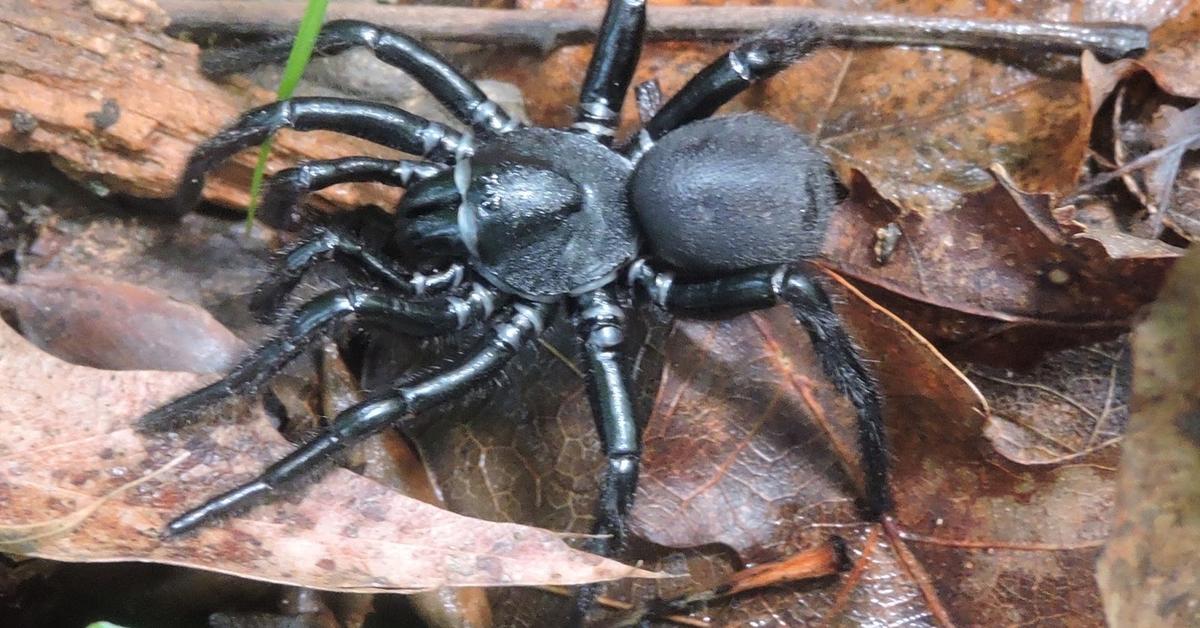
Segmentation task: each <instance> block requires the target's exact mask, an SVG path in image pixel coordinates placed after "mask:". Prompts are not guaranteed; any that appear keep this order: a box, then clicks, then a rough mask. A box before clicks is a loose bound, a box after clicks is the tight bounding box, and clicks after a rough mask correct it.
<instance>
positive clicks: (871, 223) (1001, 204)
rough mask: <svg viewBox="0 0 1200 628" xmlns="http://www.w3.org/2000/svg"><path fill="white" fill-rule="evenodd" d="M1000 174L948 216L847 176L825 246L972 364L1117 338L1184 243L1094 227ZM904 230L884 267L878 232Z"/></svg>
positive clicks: (834, 262) (1028, 358) (839, 263)
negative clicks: (920, 210) (899, 203)
mask: <svg viewBox="0 0 1200 628" xmlns="http://www.w3.org/2000/svg"><path fill="white" fill-rule="evenodd" d="M1050 209H1051V198H1050V197H1049V196H1048V195H1044V194H1029V193H1025V192H1022V191H1021V190H1018V189H1015V188H1014V187H1013V184H1012V183H1011V182H1010V181H1008V180H1007V179H1006V177H1005V173H1004V172H1003V171H998V172H997V173H996V175H995V183H994V184H993V185H992V187H991V188H990V189H988V190H985V191H983V192H976V193H971V194H969V195H967V196H966V197H965V198H964V201H963V204H962V205H961V206H960V207H959V208H958V209H956V210H955V211H953V212H943V213H940V214H937V215H935V216H933V217H932V218H929V219H922V218H920V217H918V216H916V215H914V214H907V215H902V214H901V213H900V212H899V211H898V210H897V208H896V207H895V206H893V205H891V204H890V203H888V202H886V201H885V200H884V199H882V198H881V197H880V196H879V195H878V194H877V193H876V192H875V190H874V188H873V187H872V186H871V185H870V184H869V183H868V182H867V181H866V179H865V177H863V176H862V175H857V174H856V175H855V177H854V178H853V179H852V180H851V181H850V198H849V199H848V200H847V201H846V202H845V203H843V204H842V205H841V206H840V208H839V211H838V213H837V214H835V218H834V220H833V222H832V224H831V227H830V233H829V236H828V237H827V239H826V242H825V250H824V252H825V257H826V259H827V260H829V261H828V262H826V263H827V264H828V265H829V266H830V267H832V268H834V269H835V270H837V271H838V272H839V273H843V274H845V275H847V276H849V277H852V278H854V279H855V280H856V281H858V282H860V283H861V284H862V285H864V286H866V287H867V289H868V290H867V291H868V294H870V295H872V296H873V297H876V298H878V299H879V300H880V301H881V302H882V303H884V304H885V305H887V306H888V307H889V308H891V309H892V310H893V311H895V312H896V313H897V314H898V315H899V316H900V317H901V318H903V319H905V320H906V321H908V322H910V323H911V324H912V325H913V326H914V327H916V328H917V329H918V330H920V331H921V332H922V333H924V334H925V335H927V336H929V337H930V338H931V339H933V340H935V341H937V342H938V343H939V346H942V347H943V349H944V350H946V351H948V352H949V353H951V354H953V355H955V356H961V357H964V358H967V359H971V360H977V361H979V360H985V361H994V362H1002V363H1020V364H1025V365H1028V364H1031V363H1032V362H1034V361H1036V360H1037V358H1038V355H1039V354H1040V352H1042V351H1048V350H1053V349H1055V348H1063V347H1068V346H1072V345H1074V344H1077V343H1079V342H1080V341H1081V340H1084V341H1085V340H1097V339H1103V338H1111V337H1114V336H1116V335H1118V334H1120V333H1121V331H1122V330H1124V329H1127V328H1128V326H1129V324H1130V319H1131V317H1132V316H1133V315H1134V314H1135V313H1136V312H1137V310H1138V308H1139V307H1141V306H1142V305H1143V304H1144V303H1146V302H1148V301H1150V300H1151V299H1153V298H1154V295H1155V294H1156V293H1157V290H1158V286H1159V285H1160V284H1161V282H1162V278H1163V276H1164V274H1165V273H1166V271H1167V270H1168V269H1169V268H1170V266H1171V263H1172V261H1173V259H1174V258H1175V257H1176V256H1177V255H1178V254H1179V249H1177V248H1175V247H1172V246H1169V245H1167V244H1164V243H1162V242H1159V241H1156V240H1145V239H1141V238H1135V237H1132V236H1128V235H1126V234H1121V233H1116V232H1112V231H1101V230H1097V229H1088V228H1085V227H1084V226H1083V225H1081V224H1078V223H1076V222H1075V221H1074V220H1073V217H1072V216H1071V215H1070V214H1069V213H1061V212H1060V213H1058V214H1054V213H1052V212H1051V210H1050ZM889 223H894V224H896V225H897V226H898V227H899V230H900V233H901V235H900V238H899V240H898V242H897V245H896V248H895V250H894V252H893V254H892V255H891V257H890V258H887V259H886V260H885V262H884V263H882V264H881V263H880V261H879V258H878V256H877V254H876V252H875V246H874V244H875V242H876V241H877V235H876V230H877V229H879V228H881V227H885V226H886V225H888V224H889Z"/></svg>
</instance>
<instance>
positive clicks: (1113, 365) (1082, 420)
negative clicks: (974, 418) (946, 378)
mask: <svg viewBox="0 0 1200 628" xmlns="http://www.w3.org/2000/svg"><path fill="white" fill-rule="evenodd" d="M964 372H965V373H966V374H967V376H968V377H970V378H971V381H972V382H974V383H975V385H976V386H979V388H980V390H981V391H982V392H983V394H984V396H985V397H987V400H988V405H989V406H990V407H991V414H990V415H989V416H988V424H987V428H986V429H987V432H986V433H987V437H988V440H990V441H991V444H992V447H994V448H995V449H996V451H997V452H999V453H1000V454H1001V455H1003V456H1004V457H1006V458H1008V459H1009V460H1011V461H1013V462H1016V463H1018V464H1061V463H1064V462H1069V461H1071V460H1074V459H1077V458H1081V457H1083V456H1086V455H1088V454H1090V453H1092V452H1094V451H1096V450H1098V449H1102V448H1105V447H1113V446H1115V445H1116V444H1117V443H1119V442H1120V439H1121V435H1122V434H1123V433H1124V432H1125V423H1126V421H1127V420H1128V418H1129V393H1130V382H1129V377H1130V363H1129V350H1128V341H1127V340H1125V339H1121V340H1116V341H1112V342H1107V343H1100V344H1097V345H1091V346H1086V347H1078V348H1072V349H1066V350H1063V351H1059V352H1055V353H1053V354H1050V355H1047V356H1046V357H1045V358H1044V359H1043V360H1042V361H1040V362H1039V363H1038V364H1037V365H1036V366H1034V367H1033V368H1031V369H1025V370H1021V371H1013V370H1011V369H999V368H994V367H987V366H975V365H968V366H967V367H966V368H965V369H964Z"/></svg>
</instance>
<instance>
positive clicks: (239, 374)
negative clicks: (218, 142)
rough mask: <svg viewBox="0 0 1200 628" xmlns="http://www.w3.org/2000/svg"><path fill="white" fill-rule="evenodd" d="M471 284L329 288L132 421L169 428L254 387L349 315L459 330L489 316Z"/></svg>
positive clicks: (479, 289) (409, 328)
mask: <svg viewBox="0 0 1200 628" xmlns="http://www.w3.org/2000/svg"><path fill="white" fill-rule="evenodd" d="M471 287H472V291H471V293H470V295H468V296H467V297H465V298H458V297H453V296H443V297H435V298H432V299H426V300H421V301H416V300H411V299H409V298H408V297H407V296H406V295H398V294H395V293H393V292H385V291H379V290H371V289H363V288H359V287H355V286H350V287H346V288H339V289H337V290H330V291H329V292H326V293H324V294H321V295H320V296H318V297H316V298H315V299H313V300H312V301H309V302H308V303H307V304H305V305H304V306H303V307H301V308H300V309H299V310H297V311H296V313H295V314H293V315H292V317H291V319H290V320H289V321H288V322H287V323H286V324H285V325H284V326H283V328H282V329H281V330H280V332H279V333H278V334H277V335H276V336H275V337H274V338H273V339H271V340H269V341H268V342H266V343H265V344H263V345H262V346H260V347H259V348H257V349H255V350H254V352H253V353H251V354H250V355H248V356H246V357H245V358H244V359H243V360H242V361H241V362H240V363H239V364H238V365H237V366H235V367H234V368H233V370H232V371H230V372H229V373H228V374H227V375H225V377H223V378H221V379H220V380H218V381H216V382H213V383H212V384H209V385H208V386H205V387H204V388H201V389H199V390H196V391H194V392H191V393H189V394H187V395H184V396H182V397H180V398H178V399H176V400H174V401H172V402H170V403H168V404H166V405H164V406H160V407H159V408H156V409H154V410H152V411H151V412H149V413H147V414H146V415H144V416H143V417H142V418H141V419H139V420H138V426H139V427H140V428H141V429H144V430H163V429H170V428H172V427H174V426H176V425H179V424H181V423H185V422H187V421H188V420H189V419H191V418H193V417H195V415H196V414H198V413H200V412H201V411H203V409H204V408H206V407H208V406H210V405H213V404H215V403H216V402H218V401H220V400H222V399H225V398H227V397H230V396H233V395H237V394H241V393H247V392H252V391H254V390H256V389H258V387H260V386H262V384H263V383H265V382H266V381H267V380H269V379H270V378H271V376H273V375H275V374H276V373H278V372H279V371H280V369H282V368H283V367H284V366H286V365H287V363H288V362H290V361H292V360H293V359H295V358H296V356H298V355H300V353H301V352H302V351H304V348H305V347H306V346H308V345H309V344H310V343H311V342H312V341H313V340H315V339H316V338H317V337H318V336H319V335H320V334H321V333H322V332H323V331H325V330H326V329H327V328H329V326H330V325H331V324H332V323H334V322H335V321H337V320H339V319H342V318H345V317H347V316H350V315H352V314H353V315H358V316H359V317H362V318H364V319H370V320H377V321H381V322H385V323H387V324H388V325H390V326H393V327H396V328H397V329H398V330H399V331H401V332H403V333H407V334H412V335H418V336H435V335H440V334H445V333H449V332H452V331H454V330H457V329H462V328H464V327H466V326H468V325H470V324H472V323H474V322H476V321H479V320H482V319H485V318H487V317H488V316H489V315H491V313H492V308H493V307H494V305H495V303H496V302H497V300H498V299H499V298H500V295H499V294H498V293H497V292H495V291H494V290H491V289H490V288H485V287H483V286H481V285H478V284H473V285H472V286H471Z"/></svg>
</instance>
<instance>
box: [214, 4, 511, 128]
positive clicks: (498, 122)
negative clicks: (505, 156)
mask: <svg viewBox="0 0 1200 628" xmlns="http://www.w3.org/2000/svg"><path fill="white" fill-rule="evenodd" d="M293 39H294V38H293V37H281V38H277V39H272V40H270V41H266V42H263V43H261V44H257V45H252V46H235V47H230V48H221V49H215V50H209V51H207V52H206V53H205V54H204V59H203V62H202V65H203V70H204V73H205V74H208V75H209V76H214V77H215V76H225V75H228V74H234V73H237V72H244V71H246V70H250V69H253V68H255V67H257V66H259V65H262V64H264V63H271V62H278V61H283V60H285V59H287V58H288V55H289V54H290V53H291V50H292V40H293ZM356 46H365V47H367V48H369V49H370V50H371V52H373V53H375V56H376V57H377V58H378V59H379V60H380V61H383V62H384V63H386V64H388V65H391V66H394V67H397V68H400V69H401V70H403V71H404V72H405V73H407V74H408V75H409V76H412V77H413V78H414V79H416V81H417V82H418V83H420V84H421V86H422V87H424V88H425V89H427V90H429V93H431V94H433V97H434V98H436V99H437V100H438V102H440V103H442V105H444V106H445V107H446V109H448V110H450V112H451V113H453V114H454V117H456V118H458V119H459V120H461V121H462V123H463V124H469V125H471V126H472V127H473V128H475V129H477V130H479V131H485V132H491V133H506V132H508V131H511V130H513V129H515V128H516V127H517V121H516V120H514V119H513V118H512V117H511V116H509V115H508V112H506V111H505V110H504V109H503V108H502V107H501V106H500V105H498V104H496V103H495V102H494V101H492V100H491V99H489V98H488V97H487V96H486V95H485V94H484V93H483V90H481V89H479V86H478V85H476V84H475V83H474V82H473V81H471V80H470V79H468V78H467V77H465V76H463V75H462V73H460V72H459V71H458V70H455V69H454V67H453V66H451V65H450V63H449V62H447V61H446V60H445V59H443V58H442V57H441V56H439V55H438V54H437V53H436V52H434V51H432V50H430V49H428V48H426V47H425V46H423V45H421V43H420V42H418V41H417V40H415V39H413V38H411V37H409V36H407V35H404V34H402V33H398V32H396V31H393V30H390V29H387V28H381V27H378V26H375V25H374V24H368V23H367V22H360V21H358V20H335V21H333V22H329V23H328V24H326V25H325V26H324V27H322V28H321V34H320V35H318V36H317V42H316V47H315V48H314V49H313V52H314V53H315V54H317V55H320V56H327V55H335V54H338V53H341V52H345V51H346V50H349V49H350V48H353V47H356Z"/></svg>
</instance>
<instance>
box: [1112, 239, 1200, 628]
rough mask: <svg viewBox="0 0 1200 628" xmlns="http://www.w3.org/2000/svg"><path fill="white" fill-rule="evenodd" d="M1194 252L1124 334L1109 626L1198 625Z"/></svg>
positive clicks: (1199, 429)
mask: <svg viewBox="0 0 1200 628" xmlns="http://www.w3.org/2000/svg"><path fill="white" fill-rule="evenodd" d="M1198 281H1200V255H1196V253H1195V252H1192V253H1190V254H1189V255H1187V256H1186V257H1184V258H1183V259H1182V260H1180V263H1179V265H1178V266H1177V268H1176V270H1175V272H1174V273H1173V274H1172V275H1171V277H1170V279H1169V280H1168V281H1167V285H1166V286H1165V287H1164V288H1163V294H1162V296H1161V298H1160V299H1159V300H1158V301H1157V302H1156V303H1155V304H1154V305H1153V306H1152V307H1151V309H1150V315H1149V317H1148V318H1147V319H1146V321H1145V322H1143V323H1142V324H1140V325H1138V327H1137V328H1136V330H1135V332H1134V337H1133V364H1134V373H1133V377H1134V390H1133V407H1134V413H1133V416H1132V417H1131V418H1130V420H1129V432H1128V434H1127V436H1126V438H1125V445H1124V450H1123V452H1122V455H1121V471H1120V477H1119V479H1118V484H1117V508H1116V518H1115V521H1114V528H1113V535H1112V537H1111V538H1110V539H1109V541H1108V543H1107V544H1106V546H1105V550H1104V555H1103V557H1102V558H1101V561H1100V570H1099V574H1098V579H1099V581H1100V587H1101V590H1102V591H1103V592H1104V610H1105V613H1106V615H1107V617H1108V620H1109V623H1110V625H1113V626H1195V625H1197V624H1200V379H1198V378H1197V373H1200V363H1198V362H1197V357H1198V356H1200V338H1198V337H1197V330H1200V292H1197V289H1196V286H1197V285H1198V283H1197V282H1198Z"/></svg>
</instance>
